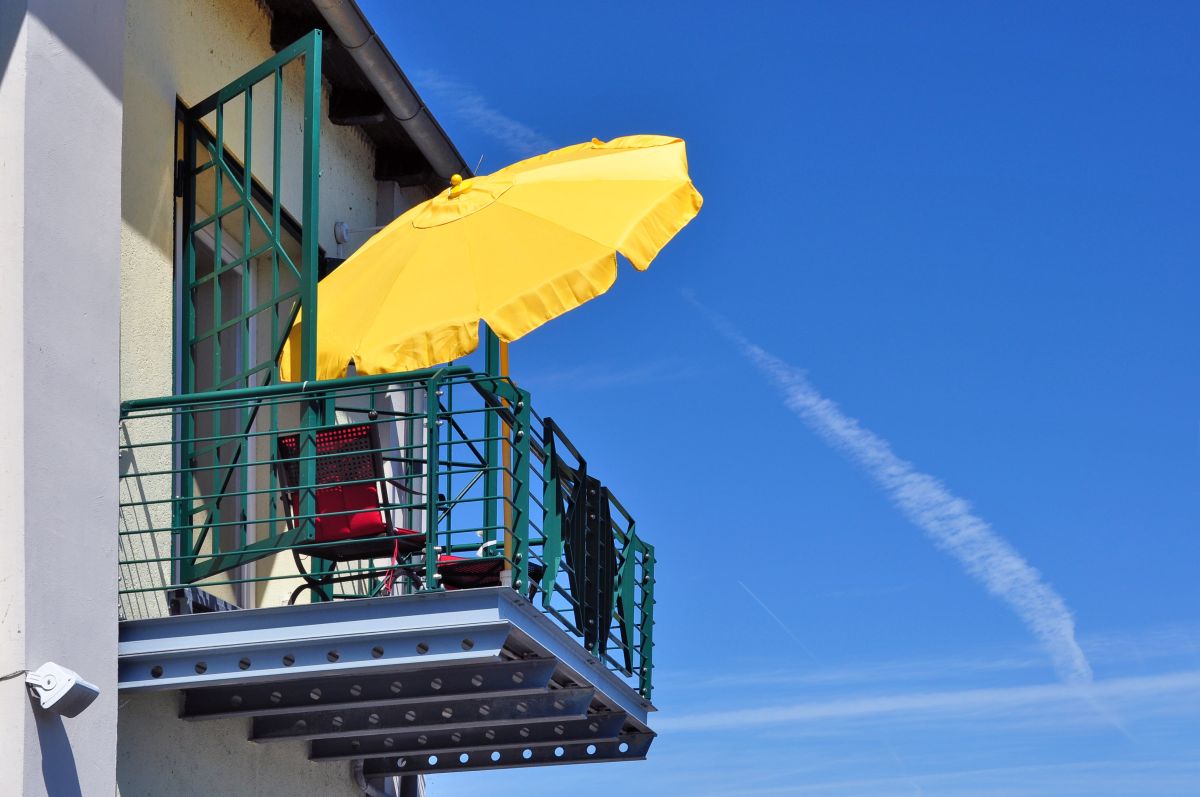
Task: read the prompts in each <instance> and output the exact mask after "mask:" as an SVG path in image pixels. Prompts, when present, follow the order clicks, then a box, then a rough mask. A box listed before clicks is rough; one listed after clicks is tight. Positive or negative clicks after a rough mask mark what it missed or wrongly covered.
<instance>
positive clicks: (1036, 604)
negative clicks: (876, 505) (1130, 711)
mask: <svg viewBox="0 0 1200 797" xmlns="http://www.w3.org/2000/svg"><path fill="white" fill-rule="evenodd" d="M689 300H690V301H691V302H692V303H693V304H694V305H695V306H696V307H697V308H698V309H699V310H701V312H703V313H704V314H705V315H706V316H708V318H709V319H710V320H711V321H712V323H713V324H714V326H716V327H717V328H718V329H720V330H721V331H722V332H723V333H724V334H725V335H727V336H728V337H729V338H730V339H732V340H733V341H734V342H736V343H737V345H738V347H739V348H740V349H741V352H742V354H743V355H745V357H746V358H747V359H748V360H750V362H752V363H753V364H754V365H755V366H756V367H757V368H758V370H759V371H761V372H762V373H763V374H764V375H765V376H766V377H767V378H768V379H770V380H771V381H772V382H773V383H774V384H775V385H776V387H778V388H779V390H780V391H781V392H782V394H783V398H784V403H785V404H786V406H787V407H788V409H790V410H791V411H792V412H793V413H795V414H796V415H797V416H798V417H799V418H800V419H801V420H803V421H804V423H805V424H806V425H807V426H808V427H809V428H810V429H812V430H813V431H814V432H815V433H816V434H817V435H818V436H819V437H821V438H822V439H823V440H825V442H827V443H828V444H829V445H830V446H832V447H833V448H835V449H837V450H838V451H840V452H842V453H843V454H844V455H845V456H846V457H847V458H849V459H850V460H852V461H853V462H855V463H857V464H858V465H859V466H860V467H862V469H863V470H864V471H865V472H866V473H867V474H868V475H869V476H871V478H872V479H874V480H875V482H876V483H877V484H879V486H880V487H882V488H883V490H884V492H886V493H887V495H888V497H889V498H890V499H891V500H892V503H893V504H894V505H895V506H896V507H897V508H898V509H899V510H900V511H901V512H902V513H903V514H904V515H905V516H906V517H907V518H908V519H909V520H910V521H911V522H912V523H913V524H914V525H916V526H917V527H918V528H920V529H921V530H923V531H924V532H925V533H926V534H927V535H928V536H929V537H930V539H932V540H933V541H934V543H935V544H936V545H937V546H938V547H939V548H941V549H942V550H944V551H945V552H946V553H948V554H950V555H951V556H953V557H954V558H955V559H957V560H958V562H959V563H960V564H962V566H963V567H964V569H965V570H966V571H967V572H968V573H969V574H970V575H971V576H972V577H974V578H975V579H976V580H978V581H979V582H980V583H982V584H983V585H984V587H985V588H986V589H987V590H988V592H990V593H992V594H993V595H996V596H997V597H999V598H1000V599H1002V600H1004V601H1005V602H1006V603H1008V604H1009V606H1011V607H1012V609H1013V610H1014V611H1015V612H1016V614H1017V616H1018V617H1020V618H1021V620H1022V621H1023V622H1024V623H1025V624H1026V626H1028V627H1029V629H1030V630H1031V631H1032V632H1033V634H1034V636H1035V637H1036V638H1037V639H1038V640H1039V641H1040V642H1041V644H1042V647H1043V648H1044V649H1045V650H1046V652H1047V653H1048V654H1049V655H1050V658H1051V660H1052V662H1053V663H1054V668H1055V670H1056V671H1057V672H1058V674H1059V677H1061V678H1062V679H1063V680H1064V681H1066V682H1068V683H1073V684H1086V683H1088V682H1089V681H1091V679H1092V668H1091V665H1090V664H1089V663H1088V660H1087V657H1086V656H1085V655H1084V653H1083V650H1082V649H1081V648H1080V647H1079V644H1078V643H1077V642H1076V640H1075V620H1074V618H1073V617H1072V616H1071V612H1070V610H1069V609H1068V608H1067V605H1066V602H1065V601H1064V600H1063V599H1062V597H1060V596H1059V594H1058V593H1057V592H1055V591H1054V589H1053V588H1052V587H1051V586H1050V585H1049V584H1047V583H1046V582H1045V581H1044V580H1043V579H1042V576H1041V574H1040V573H1038V571H1037V570H1036V569H1034V568H1033V567H1032V566H1031V565H1030V564H1029V563H1028V562H1026V561H1025V559H1023V558H1022V557H1021V555H1020V554H1018V553H1017V551H1016V550H1015V549H1013V547H1012V546H1011V545H1010V544H1009V543H1008V542H1007V541H1005V540H1004V539H1003V538H1002V537H1000V535H998V534H997V533H996V532H995V531H994V530H993V529H992V527H991V526H990V525H989V524H988V523H987V522H986V521H985V520H983V519H982V518H980V517H979V516H977V515H975V514H974V513H973V512H972V511H971V506H970V504H969V503H967V501H965V500H963V499H962V498H960V497H958V496H956V495H954V494H953V493H951V492H950V491H949V490H948V489H947V488H946V486H945V485H944V484H942V482H941V481H940V480H938V479H937V478H935V477H933V476H930V475H929V474H927V473H922V472H921V471H918V470H917V469H916V468H915V467H914V466H913V465H912V463H910V462H907V461H906V460H903V459H901V458H900V457H898V456H897V455H896V454H895V453H894V452H893V451H892V447H891V445H890V444H889V443H888V442H887V441H886V440H884V439H883V438H881V437H879V436H878V435H877V434H875V433H874V432H872V431H871V430H870V429H867V428H866V427H864V426H863V425H862V424H861V423H859V421H858V420H857V419H855V418H852V417H850V416H849V415H847V414H846V413H844V412H842V410H841V408H840V407H839V406H838V405H837V404H836V403H835V402H834V401H832V400H830V399H828V398H826V397H825V396H823V395H821V393H820V392H818V391H817V389H816V388H814V387H813V386H812V384H811V383H810V382H809V381H808V378H807V376H806V375H805V373H804V372H803V371H802V370H800V369H799V368H796V367H794V366H792V365H790V364H788V363H786V362H784V361H783V360H781V359H779V358H778V357H776V356H774V355H772V354H770V353H769V352H767V351H766V350H764V349H762V348H761V347H759V346H757V345H755V344H754V343H751V342H750V341H749V340H747V339H746V338H745V337H744V336H743V335H742V334H741V333H740V332H739V331H738V330H736V329H734V328H733V327H732V326H731V325H730V324H729V322H728V321H726V320H725V319H723V318H721V317H719V316H716V315H715V314H714V313H712V312H711V311H710V310H708V309H707V308H705V307H704V306H703V305H702V304H700V303H699V302H697V301H696V300H695V299H694V298H691V297H689Z"/></svg>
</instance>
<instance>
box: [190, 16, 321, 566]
mask: <svg viewBox="0 0 1200 797" xmlns="http://www.w3.org/2000/svg"><path fill="white" fill-rule="evenodd" d="M301 69H302V71H303V77H302V80H303V89H302V100H303V115H302V118H301V121H300V123H301V126H302V133H301V136H300V138H301V141H300V153H299V157H298V158H297V157H296V153H295V152H294V151H293V150H292V148H291V147H289V146H288V142H287V141H285V138H286V136H285V118H286V117H285V113H286V111H287V110H291V109H290V108H289V107H288V106H286V105H285V102H284V100H285V93H286V84H287V81H288V79H289V78H294V77H296V76H297V75H296V73H297V72H298V70H301ZM256 96H257V98H258V99H257V100H256ZM264 99H266V100H268V102H266V103H265V105H266V107H267V109H268V111H267V115H268V116H269V123H268V124H264V123H263V122H264V120H263V105H264V102H263V100H264ZM256 106H257V109H256ZM256 110H257V113H256ZM320 123H321V31H319V30H314V31H312V32H311V33H309V34H308V35H306V36H305V37H304V38H302V39H300V40H299V41H297V42H296V43H294V44H292V45H291V46H289V47H287V48H285V49H283V50H281V51H280V52H279V53H278V54H276V55H275V56H274V57H272V58H270V59H268V60H267V61H265V62H263V63H262V64H260V65H259V66H257V67H255V68H254V69H252V70H250V71H249V72H247V73H246V74H245V75H243V76H242V77H240V78H238V79H237V80H235V81H233V82H232V83H230V84H229V85H227V86H225V87H224V88H222V89H221V90H220V91H218V92H216V93H215V94H213V95H212V96H210V97H208V98H207V99H205V100H203V101H201V102H199V103H197V104H196V105H194V106H193V107H191V108H189V109H187V110H186V111H185V112H184V114H183V139H182V161H181V163H180V174H179V177H180V181H181V184H182V193H183V218H182V228H183V252H182V255H183V258H182V260H183V262H182V274H181V284H180V288H181V293H182V295H181V309H180V327H179V340H178V351H179V352H180V361H179V362H180V365H179V367H180V387H181V392H182V393H183V394H184V395H190V394H194V393H198V392H208V391H230V396H231V398H233V397H234V396H235V395H236V392H237V391H239V390H248V389H253V388H260V387H263V386H265V385H268V384H271V383H272V382H276V381H278V378H279V369H278V363H277V360H278V356H279V352H280V350H281V348H282V345H283V341H284V340H285V339H286V337H287V335H288V333H289V330H290V329H291V327H292V325H293V324H294V322H295V320H296V317H297V314H299V313H300V310H301V309H303V313H302V314H301V315H300V336H299V339H300V352H299V357H300V361H299V369H298V372H299V374H300V378H301V379H303V380H312V379H314V378H315V375H316V321H317V303H316V298H317V278H318V254H319V253H318V246H317V226H318V180H319V175H320V171H319V168H320V167H319V136H320ZM239 127H240V130H239V129H237V128H239ZM256 131H257V132H261V133H265V134H266V135H265V138H266V141H265V142H264V141H263V140H259V139H260V137H259V136H256ZM264 143H265V144H266V146H265V147H264V146H263V145H264ZM237 149H240V153H237V154H235V152H234V151H235V150H237ZM263 149H267V150H269V151H266V152H262V151H261V150H263ZM268 159H269V160H268ZM289 166H290V167H291V169H292V171H293V172H298V178H299V185H300V205H301V212H300V218H299V228H300V229H299V236H298V237H299V240H296V236H295V235H294V234H292V233H289V232H288V231H287V230H286V229H285V224H284V222H285V217H286V215H287V214H286V211H284V209H283V197H284V193H285V190H286V189H287V188H288V187H290V184H289V182H288V181H286V180H285V176H289V175H291V174H292V173H290V172H288V167H289ZM256 174H262V175H266V176H265V177H264V179H265V180H266V181H267V184H268V185H269V188H268V187H266V186H265V185H264V184H263V183H262V182H260V181H259V180H258V179H256ZM261 407H262V405H261V402H257V403H247V402H242V403H240V404H235V403H231V404H230V408H229V409H228V410H225V411H221V412H212V411H209V412H207V413H206V414H205V415H203V416H198V415H197V414H196V413H194V412H191V411H183V412H181V413H180V414H179V415H178V416H177V419H176V422H177V430H176V435H177V438H176V439H178V440H179V441H180V445H179V449H178V457H179V463H178V465H179V470H180V476H179V484H178V485H177V490H176V493H175V494H176V496H178V499H177V501H176V502H175V506H174V515H175V516H174V518H173V525H174V527H175V528H176V529H177V530H178V535H177V540H176V545H177V546H178V555H179V560H178V561H179V562H180V573H179V574H178V576H179V578H180V580H181V581H183V582H190V581H194V580H196V579H200V578H203V577H205V576H206V575H210V574H212V573H217V572H221V571H223V570H227V569H229V568H231V567H236V566H239V565H242V564H246V563H248V562H252V561H254V560H256V559H260V558H262V557H264V556H268V555H271V554H273V553H275V552H277V551H279V550H280V549H281V548H283V547H284V546H286V545H289V544H294V543H298V542H304V541H308V540H312V539H313V538H314V536H315V533H314V528H313V523H312V520H311V518H312V515H313V514H314V511H315V494H314V490H313V485H314V484H315V483H316V462H315V460H314V459H313V455H314V453H315V437H314V434H315V429H316V428H317V427H318V426H319V425H320V423H321V420H322V417H321V416H322V411H321V410H322V407H321V402H320V398H319V397H316V396H314V397H311V399H308V400H305V401H303V402H300V403H299V404H298V405H297V407H296V411H297V412H298V413H299V414H300V418H299V423H298V424H297V423H295V422H293V423H291V426H292V428H297V426H298V427H299V428H300V429H301V430H302V432H301V435H300V476H299V482H300V483H299V488H300V490H299V495H300V505H299V507H298V512H297V516H298V517H300V518H304V520H302V521H300V522H298V523H297V524H295V527H294V528H289V527H288V525H287V524H286V523H284V522H283V518H282V516H281V514H282V513H281V512H280V511H279V509H278V508H277V507H276V505H275V503H274V501H273V500H272V499H271V498H270V496H272V495H274V494H275V493H276V492H277V491H278V489H277V488H278V484H277V483H276V480H277V475H276V474H275V469H274V468H270V467H267V468H264V469H261V471H262V479H263V483H262V484H252V483H249V481H248V477H247V475H246V474H247V473H249V472H250V469H249V468H247V467H245V462H246V461H247V460H248V459H250V458H252V457H254V456H255V452H252V451H251V450H249V449H250V448H251V447H252V446H253V445H255V443H254V442H253V441H258V443H259V444H261V447H262V449H263V451H260V452H258V454H259V455H262V454H263V453H264V452H265V456H266V458H267V459H270V458H271V457H273V456H274V453H273V452H274V448H273V447H274V445H275V442H274V437H275V435H274V433H275V432H276V431H277V430H278V429H279V428H280V417H279V413H280V412H281V409H280V407H279V406H278V405H277V404H272V405H270V406H269V407H268V408H267V409H265V410H264V411H263V412H262V413H260V412H259V410H260V409H261ZM260 415H261V416H263V417H260ZM260 496H266V498H265V499H262V498H260ZM264 500H265V503H266V504H268V506H267V507H266V509H265V517H262V518H261V520H260V522H256V523H254V527H255V530H256V532H257V533H258V537H259V538H258V539H256V540H250V539H248V534H249V531H248V530H249V528H250V525H251V524H250V518H251V517H253V516H255V515H256V512H255V507H252V506H251V505H252V504H254V503H255V502H256V501H264Z"/></svg>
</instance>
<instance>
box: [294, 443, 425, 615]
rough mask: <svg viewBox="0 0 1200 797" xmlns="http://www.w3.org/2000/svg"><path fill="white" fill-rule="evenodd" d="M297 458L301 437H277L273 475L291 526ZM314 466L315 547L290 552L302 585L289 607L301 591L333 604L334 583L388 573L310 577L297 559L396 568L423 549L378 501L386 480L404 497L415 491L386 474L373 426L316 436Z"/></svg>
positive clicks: (421, 539)
mask: <svg viewBox="0 0 1200 797" xmlns="http://www.w3.org/2000/svg"><path fill="white" fill-rule="evenodd" d="M299 455H300V439H299V435H295V434H292V435H287V436H284V437H281V438H279V464H278V468H277V472H278V473H279V481H280V484H281V485H282V487H283V488H284V490H285V491H286V493H285V495H286V501H285V503H286V505H287V508H288V511H289V513H290V518H291V521H290V522H291V523H292V524H293V526H294V525H295V524H297V523H299V522H300V521H299V515H300V492H299V490H298V489H297V488H298V485H299V483H300V478H299V476H300V462H299ZM316 466H317V485H318V487H317V490H316V512H315V517H314V519H313V524H314V526H315V530H316V535H315V539H314V540H313V542H314V544H313V545H311V546H305V547H304V548H293V549H292V554H293V556H294V558H295V560H296V567H297V568H298V569H299V571H300V575H301V576H303V577H304V579H305V584H303V585H301V586H300V587H298V588H297V590H296V591H295V592H294V593H293V594H292V598H291V601H289V602H293V601H295V599H296V597H298V596H299V594H300V593H301V592H303V591H304V590H305V589H312V590H314V591H316V592H318V593H319V594H321V595H323V596H324V597H325V598H326V599H331V598H332V595H331V593H330V591H329V589H328V588H329V587H330V586H331V585H332V584H335V583H344V582H346V581H351V580H355V579H359V578H362V577H364V576H378V575H382V574H385V573H386V572H387V569H386V568H383V569H380V570H379V571H374V570H372V571H370V572H367V573H361V572H360V573H355V574H352V575H345V576H337V575H335V574H333V573H322V574H319V575H314V574H311V573H309V572H308V570H307V569H306V568H305V567H304V563H303V560H302V559H301V555H309V556H312V557H314V558H320V559H324V560H326V561H329V562H333V563H335V565H336V563H340V562H349V561H357V560H370V559H380V558H385V557H386V558H389V559H390V560H391V564H392V565H395V563H396V562H397V561H399V559H401V558H403V557H407V556H409V555H411V554H413V553H417V552H418V551H422V550H424V549H425V535H424V534H422V533H421V532H419V531H412V530H411V529H406V528H402V527H399V526H397V525H396V524H395V523H393V522H392V517H391V511H390V510H389V509H388V507H387V501H386V500H382V496H384V495H386V493H385V492H383V491H384V490H385V489H386V485H387V484H388V483H389V481H391V482H392V483H394V484H395V485H396V486H397V487H398V488H399V489H401V490H403V491H405V492H409V493H413V494H416V491H414V490H412V489H411V488H409V487H408V486H407V485H404V484H401V483H399V482H395V481H393V480H389V479H387V478H386V476H385V475H384V470H383V455H382V449H381V447H380V445H379V430H378V429H377V428H376V424H374V423H359V424H344V425H340V426H331V427H327V428H325V429H321V430H319V431H318V432H317V433H316Z"/></svg>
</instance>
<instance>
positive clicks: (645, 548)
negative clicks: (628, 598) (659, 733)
mask: <svg viewBox="0 0 1200 797" xmlns="http://www.w3.org/2000/svg"><path fill="white" fill-rule="evenodd" d="M639 543H640V546H641V549H642V590H641V592H642V616H641V622H640V623H638V663H639V665H640V666H639V668H638V669H639V673H638V676H639V677H638V687H639V688H638V691H639V692H641V694H642V697H644V698H645V699H646V700H649V699H650V695H651V692H652V683H653V680H652V674H653V671H654V546H653V545H649V544H648V543H644V542H640V541H639ZM630 611H632V608H631V609H630Z"/></svg>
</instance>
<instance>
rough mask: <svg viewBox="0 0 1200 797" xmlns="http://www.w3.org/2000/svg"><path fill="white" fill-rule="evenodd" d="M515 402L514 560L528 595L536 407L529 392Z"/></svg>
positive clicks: (517, 579)
mask: <svg viewBox="0 0 1200 797" xmlns="http://www.w3.org/2000/svg"><path fill="white" fill-rule="evenodd" d="M516 392H517V400H516V402H515V403H514V405H513V414H514V415H515V418H516V423H515V424H514V425H513V446H512V450H513V456H512V473H513V491H512V503H513V523H512V529H511V532H512V538H513V546H512V548H513V550H512V561H513V564H514V566H515V568H516V573H515V574H514V580H513V586H514V587H516V589H517V591H518V592H520V593H521V594H522V595H528V594H529V486H530V485H529V482H530V473H529V469H530V462H529V457H530V437H531V435H530V425H531V422H532V420H533V410H532V408H531V407H530V403H531V402H530V400H529V391H527V390H521V389H520V388H518V389H517V391H516Z"/></svg>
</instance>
